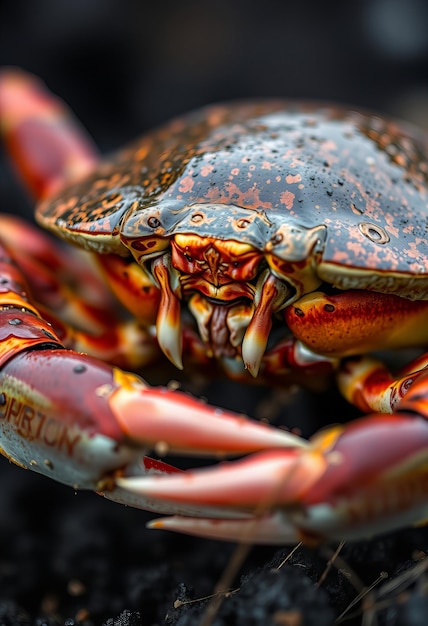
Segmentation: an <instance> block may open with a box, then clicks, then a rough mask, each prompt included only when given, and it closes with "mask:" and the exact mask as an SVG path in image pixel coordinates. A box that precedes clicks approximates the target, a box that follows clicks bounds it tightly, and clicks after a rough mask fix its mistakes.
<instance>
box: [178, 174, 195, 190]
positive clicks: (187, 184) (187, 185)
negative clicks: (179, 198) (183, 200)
mask: <svg viewBox="0 0 428 626" xmlns="http://www.w3.org/2000/svg"><path fill="white" fill-rule="evenodd" d="M194 184H195V181H194V180H193V178H191V176H185V177H184V178H183V180H182V181H181V182H180V186H179V187H178V189H179V191H181V192H182V193H189V191H192V189H193V185H194Z"/></svg>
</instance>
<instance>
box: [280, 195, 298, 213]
mask: <svg viewBox="0 0 428 626" xmlns="http://www.w3.org/2000/svg"><path fill="white" fill-rule="evenodd" d="M295 197H296V196H295V195H294V193H292V192H291V191H283V192H282V194H281V196H280V200H281V204H284V205H285V208H286V209H289V210H290V209H292V208H293V204H294V198H295Z"/></svg>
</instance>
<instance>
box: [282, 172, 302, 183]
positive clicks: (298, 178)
mask: <svg viewBox="0 0 428 626" xmlns="http://www.w3.org/2000/svg"><path fill="white" fill-rule="evenodd" d="M285 180H286V182H287V183H288V184H289V185H291V183H300V181H301V180H302V177H301V175H300V174H294V176H293V174H288V176H286V178H285Z"/></svg>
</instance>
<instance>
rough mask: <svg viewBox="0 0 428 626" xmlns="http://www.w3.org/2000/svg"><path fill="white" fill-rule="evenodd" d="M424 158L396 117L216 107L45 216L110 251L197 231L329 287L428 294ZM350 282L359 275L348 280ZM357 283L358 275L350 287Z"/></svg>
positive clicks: (60, 200) (121, 157)
mask: <svg viewBox="0 0 428 626" xmlns="http://www.w3.org/2000/svg"><path fill="white" fill-rule="evenodd" d="M427 172H428V159H427V155H426V153H425V152H424V146H423V143H422V140H421V138H420V134H418V133H417V132H415V131H414V130H413V129H411V128H407V127H405V126H403V125H400V124H398V123H397V122H395V121H391V120H384V119H383V118H381V117H378V116H375V115H370V114H363V113H359V112H355V111H347V110H345V109H342V108H334V107H331V108H329V107H314V106H312V105H306V104H303V105H302V104H290V103H287V102H281V101H267V102H263V101H261V102H257V101H256V102H249V103H232V104H229V105H219V106H211V107H207V108H204V109H201V110H199V111H197V112H194V113H191V114H189V115H187V116H185V117H182V118H179V119H176V120H174V121H172V122H170V123H169V124H166V125H165V126H163V127H161V128H160V129H158V130H156V131H153V132H151V133H149V134H147V135H146V136H145V137H143V138H142V139H141V140H140V141H138V142H136V143H134V144H133V145H132V146H131V147H129V148H127V149H125V150H123V151H121V152H119V153H118V154H117V155H116V156H115V157H113V159H111V160H109V161H107V162H105V163H103V164H101V165H100V167H99V168H98V170H97V171H95V172H94V173H93V174H91V175H90V176H89V177H88V178H86V179H85V180H83V181H81V182H79V183H77V184H74V185H73V186H71V187H70V188H68V189H66V190H65V191H63V192H62V193H61V194H60V195H59V196H58V197H55V198H53V199H51V200H50V201H48V202H45V203H44V204H42V205H41V206H40V207H39V208H38V215H37V217H38V220H39V221H40V222H41V223H42V224H43V225H44V226H45V227H47V228H49V229H51V230H54V231H56V232H57V233H58V234H60V235H62V236H63V237H65V238H67V239H71V240H74V241H75V242H76V243H79V244H80V245H83V246H86V247H87V248H90V249H94V250H97V251H99V252H101V253H106V252H108V253H110V252H114V253H117V254H122V255H123V254H127V253H128V248H129V247H130V246H131V245H132V242H133V241H135V240H141V238H143V237H147V236H153V235H156V236H161V237H163V236H164V237H171V236H173V235H174V234H176V233H195V234H199V235H201V236H207V237H216V238H219V239H235V240H238V241H241V242H246V243H249V244H252V245H253V246H255V247H257V248H258V249H260V250H262V251H265V252H272V253H274V254H275V255H276V256H277V257H278V258H280V259H282V260H283V261H284V262H290V261H293V262H295V261H299V260H305V259H307V257H308V255H312V256H313V262H314V263H315V264H317V267H318V268H319V270H318V273H319V275H320V276H321V278H322V279H324V280H326V281H328V282H330V283H332V284H335V285H336V286H338V287H340V288H349V286H351V287H352V286H355V280H354V279H355V277H357V278H358V280H360V282H357V286H361V287H363V288H368V289H376V290H380V291H385V292H390V293H394V292H396V293H400V294H401V295H404V296H406V297H410V298H428V185H427ZM352 277H353V278H352ZM351 278H352V280H351Z"/></svg>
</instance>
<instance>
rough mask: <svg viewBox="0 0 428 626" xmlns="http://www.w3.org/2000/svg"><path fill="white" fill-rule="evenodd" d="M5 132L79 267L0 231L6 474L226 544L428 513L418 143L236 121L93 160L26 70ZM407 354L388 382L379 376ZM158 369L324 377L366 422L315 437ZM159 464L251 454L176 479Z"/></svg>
mask: <svg viewBox="0 0 428 626" xmlns="http://www.w3.org/2000/svg"><path fill="white" fill-rule="evenodd" d="M0 123H1V127H2V132H3V137H4V142H5V145H6V146H7V148H8V150H9V152H10V154H11V156H12V160H13V161H14V163H15V165H16V167H17V169H18V172H19V173H20V175H21V177H22V178H23V179H24V181H25V183H26V186H27V188H28V189H29V190H30V191H31V192H32V194H33V196H34V197H35V199H36V200H38V202H39V204H38V207H37V212H36V218H37V221H38V222H39V223H40V224H41V225H42V226H43V227H45V228H46V229H48V230H50V231H52V232H53V233H54V234H55V235H57V236H59V237H60V238H62V239H64V240H65V241H66V242H70V243H72V244H75V245H76V246H77V247H79V248H81V249H84V250H85V252H81V251H80V250H77V249H76V248H75V247H73V246H66V245H59V244H57V243H56V242H54V241H53V240H52V239H51V238H50V236H48V235H47V234H45V233H42V232H40V231H38V230H37V229H36V227H35V226H32V225H29V224H26V223H24V222H23V221H21V220H19V219H18V218H17V217H15V216H12V215H7V214H5V215H3V216H2V217H1V218H0V250H1V253H0V254H1V259H0V308H1V316H0V328H1V335H0V341H1V348H0V365H1V370H0V446H1V448H0V451H1V452H2V454H3V455H4V456H6V457H7V458H8V459H9V460H10V461H12V462H13V463H15V464H17V465H19V466H21V467H23V468H29V469H32V470H34V471H36V472H39V473H41V474H43V475H45V476H48V477H51V478H53V479H56V480H58V481H61V482H62V483H65V484H67V485H71V486H73V488H74V489H92V490H95V491H96V492H98V493H100V494H102V495H104V496H105V497H107V498H110V499H113V500H115V501H117V502H119V503H123V504H127V505H130V506H134V507H138V508H143V509H147V510H150V511H155V512H159V513H162V514H168V516H167V517H163V518H161V519H156V520H154V521H152V522H150V526H151V527H154V528H162V529H169V530H175V531H179V532H185V533H191V534H195V535H201V536H206V537H212V538H217V539H226V540H240V541H245V540H248V541H251V542H260V543H292V542H296V541H298V540H304V541H308V542H309V541H310V542H320V541H325V540H329V539H333V538H335V539H355V538H360V537H366V536H368V535H371V534H373V533H377V532H382V531H386V530H390V529H395V528H399V527H402V526H405V525H409V524H413V523H421V522H422V521H423V520H424V519H425V518H426V517H427V513H428V499H427V494H428V423H427V417H428V354H426V353H424V351H423V349H424V346H425V345H426V343H427V342H428V323H427V319H428V188H427V171H428V161H427V159H426V154H425V153H424V148H423V143H422V140H421V139H420V133H418V132H417V131H415V130H413V129H412V128H408V127H406V126H405V125H403V124H399V123H397V122H395V121H392V120H385V119H383V118H381V117H379V116H376V115H372V114H369V113H360V112H356V111H350V110H346V109H344V108H340V107H329V106H316V105H311V104H308V103H293V102H285V101H281V100H278V101H254V102H234V103H231V104H221V105H213V106H208V107H206V108H203V109H201V110H199V111H196V112H194V113H191V114H189V115H187V116H184V117H181V118H179V119H176V120H173V121H172V122H170V123H168V124H166V125H164V126H162V127H161V128H159V129H158V130H155V131H153V132H151V133H148V134H146V135H145V136H144V137H143V138H142V139H141V140H139V141H137V142H136V143H134V144H133V145H132V146H130V147H128V148H125V149H124V150H122V151H121V152H119V153H118V154H117V155H116V156H114V157H113V158H111V159H108V160H100V158H99V156H98V153H97V151H96V149H95V148H94V146H93V144H92V141H91V140H90V139H89V138H88V137H87V135H86V134H85V132H84V131H83V130H82V129H81V128H80V126H79V124H78V123H77V122H76V121H75V120H74V118H73V117H72V115H71V113H70V112H69V111H68V109H67V107H66V105H65V104H63V103H62V102H61V101H60V100H58V99H56V97H54V96H53V95H51V94H49V93H48V92H47V91H46V90H45V88H44V87H43V85H42V84H41V83H40V82H39V81H38V80H37V79H35V78H34V77H32V76H29V75H27V74H25V73H24V72H20V71H18V70H14V69H7V70H4V71H3V72H2V74H1V78H0ZM116 300H117V301H118V302H119V303H120V304H121V307H124V309H126V310H127V311H128V312H129V313H130V315H124V313H123V310H122V308H120V307H118V305H117V303H116ZM404 349H406V354H407V350H408V349H412V356H411V358H410V362H408V363H406V364H404V366H402V367H401V369H400V370H399V371H398V372H394V373H391V372H390V371H389V369H388V367H387V366H386V365H385V364H384V362H383V360H382V359H381V358H378V356H374V355H379V354H380V355H381V357H383V356H384V354H385V353H390V352H392V353H393V354H394V353H395V352H396V351H400V352H403V350H404ZM413 349H414V351H413ZM167 359H168V361H170V362H171V363H172V364H173V365H174V366H175V367H176V368H178V369H183V368H185V371H188V372H189V373H190V374H189V375H190V376H192V373H193V374H194V373H195V372H198V373H199V372H201V371H204V372H206V373H207V375H208V376H224V375H227V376H230V377H232V378H233V379H235V380H238V381H241V382H251V381H253V380H254V381H259V382H262V383H263V384H272V385H275V386H279V387H286V386H287V385H290V384H294V383H296V382H297V383H299V384H303V385H305V384H306V385H308V386H317V384H318V382H319V381H320V380H322V381H324V380H325V381H327V380H328V379H331V378H333V379H335V380H336V381H337V385H338V387H339V389H340V391H341V392H342V393H343V395H344V396H345V398H346V399H347V400H348V401H349V402H350V403H352V404H354V405H355V406H356V407H358V408H359V409H360V410H361V411H362V412H363V413H364V414H365V415H364V416H363V417H360V418H359V419H357V420H354V421H352V422H351V423H349V424H347V425H346V426H342V425H333V426H330V427H328V428H325V429H323V430H322V431H320V432H318V433H317V434H315V435H314V436H313V437H312V438H311V439H310V440H309V441H307V440H305V439H303V438H301V437H299V436H298V435H296V434H293V433H292V432H288V431H286V430H281V429H278V428H274V427H273V426H270V425H267V424H265V423H258V422H256V421H253V420H251V419H249V418H245V417H243V416H241V415H235V414H234V413H232V412H229V411H227V410H224V409H219V408H216V407H213V406H209V405H207V404H205V403H204V402H202V401H200V400H198V399H196V398H193V397H190V396H189V395H188V394H185V393H183V392H181V391H179V390H177V389H175V388H173V387H172V386H166V387H162V386H161V387H150V386H149V385H148V384H147V383H145V382H144V380H143V379H142V378H141V377H140V373H142V372H144V371H153V370H155V369H158V370H159V369H160V370H161V371H162V370H163V369H164V368H165V363H166V361H167ZM133 372H135V373H133ZM153 451H154V453H155V454H156V457H157V458H152V457H151V456H147V455H148V454H150V453H152V454H153ZM168 453H179V454H196V455H211V456H213V457H221V458H223V457H226V456H234V457H237V458H236V459H234V460H228V461H223V462H221V463H219V464H216V465H214V466H211V467H208V468H201V469H196V470H186V471H182V470H179V469H177V468H176V467H173V466H172V465H170V464H168V463H167V462H165V461H164V460H161V458H163V457H164V456H165V455H166V454H168Z"/></svg>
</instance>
